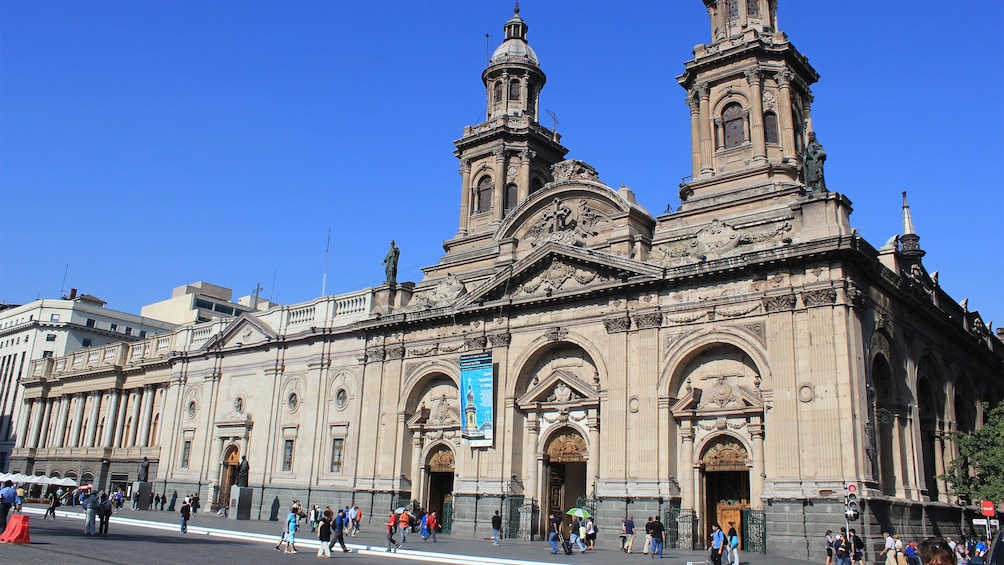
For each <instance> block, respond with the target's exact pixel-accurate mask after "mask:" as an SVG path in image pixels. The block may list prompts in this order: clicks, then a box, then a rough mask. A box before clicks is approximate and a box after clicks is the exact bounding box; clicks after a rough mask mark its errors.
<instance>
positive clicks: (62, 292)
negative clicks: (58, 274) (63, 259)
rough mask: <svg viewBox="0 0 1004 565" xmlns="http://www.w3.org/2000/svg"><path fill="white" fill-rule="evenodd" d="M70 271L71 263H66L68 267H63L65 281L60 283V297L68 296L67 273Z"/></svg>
mask: <svg viewBox="0 0 1004 565" xmlns="http://www.w3.org/2000/svg"><path fill="white" fill-rule="evenodd" d="M69 272H70V264H69V263H67V264H66V268H65V269H63V282H62V283H60V285H59V297H60V298H62V297H64V296H66V274H67V273H69Z"/></svg>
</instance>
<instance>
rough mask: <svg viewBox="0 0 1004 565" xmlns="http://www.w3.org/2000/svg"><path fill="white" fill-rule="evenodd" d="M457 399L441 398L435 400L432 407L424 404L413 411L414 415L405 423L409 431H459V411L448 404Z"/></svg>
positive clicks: (451, 404)
mask: <svg viewBox="0 0 1004 565" xmlns="http://www.w3.org/2000/svg"><path fill="white" fill-rule="evenodd" d="M450 400H454V401H456V400H457V399H455V398H453V399H451V398H447V397H446V396H442V397H440V398H437V399H435V401H434V402H433V405H432V406H426V405H425V404H424V403H423V404H422V405H421V406H419V407H418V409H417V410H415V413H414V414H412V415H411V417H410V418H408V419H407V420H406V421H405V423H406V424H407V426H408V428H409V429H412V430H417V429H423V428H424V429H431V430H438V429H459V428H460V411H459V410H457V408H456V406H454V405H453V403H451V402H450Z"/></svg>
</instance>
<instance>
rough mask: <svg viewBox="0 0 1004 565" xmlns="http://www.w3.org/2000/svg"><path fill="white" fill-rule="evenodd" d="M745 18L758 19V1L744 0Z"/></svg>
mask: <svg viewBox="0 0 1004 565" xmlns="http://www.w3.org/2000/svg"><path fill="white" fill-rule="evenodd" d="M746 16H748V17H750V18H759V17H760V0H746Z"/></svg>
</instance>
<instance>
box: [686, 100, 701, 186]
mask: <svg viewBox="0 0 1004 565" xmlns="http://www.w3.org/2000/svg"><path fill="white" fill-rule="evenodd" d="M686 101H687V107H688V108H690V164H691V173H690V174H691V175H693V177H694V178H697V176H698V175H700V174H701V104H700V102H699V101H698V98H697V91H696V90H689V91H688V92H687V98H686Z"/></svg>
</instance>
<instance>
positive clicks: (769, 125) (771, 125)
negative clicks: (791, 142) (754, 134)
mask: <svg viewBox="0 0 1004 565" xmlns="http://www.w3.org/2000/svg"><path fill="white" fill-rule="evenodd" d="M763 140H764V141H765V142H767V143H772V144H774V145H780V143H781V138H780V136H779V135H778V130H777V114H775V113H774V112H767V113H766V114H764V115H763Z"/></svg>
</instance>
